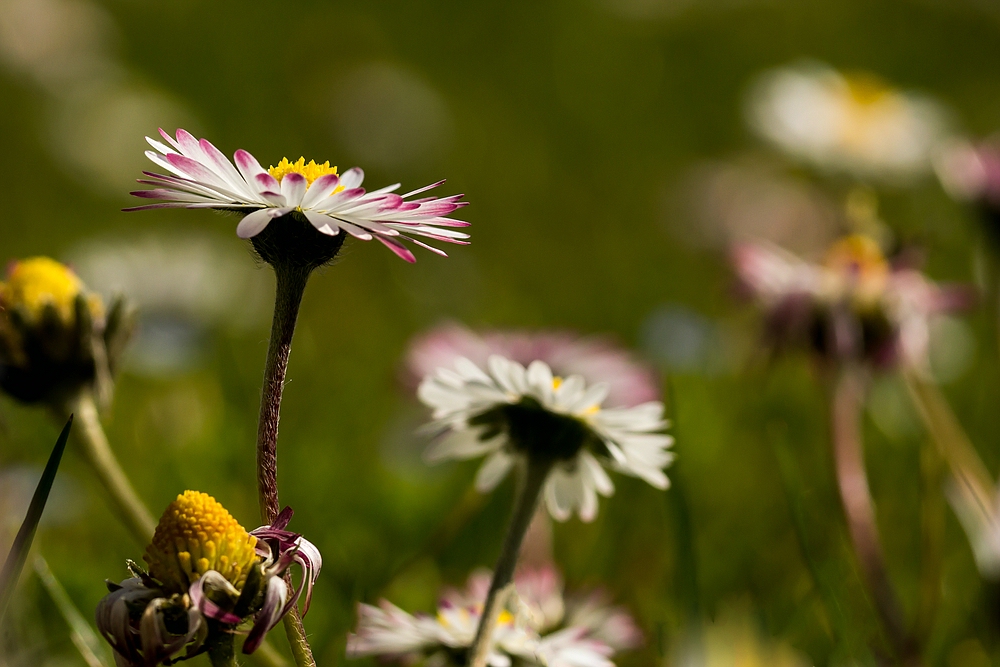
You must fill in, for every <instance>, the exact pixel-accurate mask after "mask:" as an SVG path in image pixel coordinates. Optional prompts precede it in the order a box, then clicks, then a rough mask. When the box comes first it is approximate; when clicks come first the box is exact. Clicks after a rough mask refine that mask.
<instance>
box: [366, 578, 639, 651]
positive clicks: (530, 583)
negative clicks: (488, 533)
mask: <svg viewBox="0 0 1000 667" xmlns="http://www.w3.org/2000/svg"><path fill="white" fill-rule="evenodd" d="M490 579H491V574H490V572H489V571H487V570H478V571H476V572H474V573H473V574H472V575H471V576H470V577H469V580H468V583H467V586H466V588H465V589H464V590H458V589H451V588H449V589H446V590H445V591H444V593H443V595H442V596H441V599H440V601H439V602H438V607H437V614H436V615H435V616H433V617H432V616H429V615H427V614H414V615H411V614H409V613H407V612H405V611H403V610H402V609H400V608H399V607H397V606H395V605H393V604H392V603H391V602H388V601H387V600H380V601H379V604H378V606H373V605H367V604H360V605H358V625H357V630H356V632H354V633H351V634H350V635H348V637H347V656H348V657H349V658H361V657H365V656H377V657H378V658H379V659H380V660H381V661H383V662H387V663H391V664H407V665H409V664H414V663H417V662H419V661H420V660H422V659H423V660H424V662H419V664H425V665H433V666H435V667H447V666H451V665H465V664H466V660H467V655H466V654H467V652H468V650H469V647H470V646H471V645H472V642H473V638H474V637H475V634H476V628H477V627H478V626H479V622H480V620H481V619H482V615H483V603H484V601H485V600H486V596H487V590H488V589H489V586H490ZM514 583H515V586H516V590H517V595H516V597H515V598H514V599H513V600H512V601H511V604H509V605H508V607H507V608H506V609H504V610H503V611H501V612H500V617H499V621H498V623H497V627H496V630H495V632H494V633H493V638H492V642H491V645H490V650H489V652H488V653H487V660H486V664H487V665H489V666H490V667H510V666H511V665H512V664H516V665H526V666H527V665H531V666H534V665H546V666H547V667H614V663H613V662H611V660H610V657H611V656H613V655H614V654H615V653H618V652H620V651H623V650H628V649H631V648H635V647H636V646H637V645H638V643H639V640H640V639H641V635H640V634H639V631H638V629H637V628H636V627H635V623H634V621H632V618H631V616H629V614H628V613H627V612H626V611H624V610H623V609H621V608H619V607H608V606H601V605H600V604H597V603H596V602H595V603H594V605H593V607H592V609H591V610H590V611H589V614H590V616H591V620H594V619H600V620H601V623H598V624H584V623H577V622H576V621H575V620H574V619H573V618H567V617H566V616H565V615H564V613H563V610H564V608H565V603H564V600H563V593H562V579H561V577H560V575H559V573H558V572H557V571H556V570H555V569H554V568H552V567H550V566H546V567H542V568H539V569H537V570H524V571H521V572H519V573H518V574H517V576H516V577H515V578H514ZM588 599H591V600H594V599H595V598H594V597H593V595H589V596H588ZM605 603H606V601H605ZM543 610H547V611H543ZM609 619H614V620H609ZM608 625H616V628H612V630H613V631H614V630H616V629H617V627H627V629H628V632H629V633H630V638H637V639H635V641H633V642H632V643H630V644H628V645H625V644H624V643H620V644H615V643H612V642H611V641H608V640H606V639H605V638H604V636H603V635H605V634H608V633H607V632H606V629H607V628H605V627H604V626H608ZM611 634H614V632H612V633H611Z"/></svg>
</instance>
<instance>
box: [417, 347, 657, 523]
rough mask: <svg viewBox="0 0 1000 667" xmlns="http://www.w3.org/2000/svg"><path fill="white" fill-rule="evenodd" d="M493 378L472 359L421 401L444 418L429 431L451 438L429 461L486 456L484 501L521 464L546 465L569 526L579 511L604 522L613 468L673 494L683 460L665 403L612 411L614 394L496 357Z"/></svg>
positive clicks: (536, 364)
mask: <svg viewBox="0 0 1000 667" xmlns="http://www.w3.org/2000/svg"><path fill="white" fill-rule="evenodd" d="M486 368H487V370H483V369H481V368H480V367H479V366H477V365H476V364H474V363H472V362H471V361H469V360H468V359H466V358H464V357H463V358H459V359H458V360H456V361H455V364H454V368H453V369H448V368H439V369H437V370H436V371H435V372H434V373H432V374H430V375H428V376H427V377H426V378H425V379H424V381H423V382H422V383H421V385H420V388H419V389H418V392H417V393H418V396H419V398H420V400H421V401H423V402H424V403H425V404H426V405H427V406H429V407H431V408H433V410H434V412H433V417H434V420H435V421H434V422H432V423H431V424H429V425H428V427H427V428H428V430H430V431H432V432H435V433H438V434H440V436H441V437H440V439H439V440H438V441H437V442H435V443H434V444H433V445H432V446H431V447H430V448H429V449H428V450H427V452H426V458H427V460H428V461H430V462H437V461H442V460H445V459H468V458H476V457H479V456H485V457H486V461H485V462H484V463H483V466H482V467H481V468H480V469H479V473H478V475H477V476H476V487H477V488H478V489H479V490H480V491H482V492H486V491H489V490H491V489H493V488H494V487H495V486H496V485H497V484H498V483H499V482H500V481H501V480H502V479H503V478H504V477H505V476H506V475H507V473H508V472H509V471H510V469H511V468H512V467H514V465H515V463H516V462H518V461H519V460H521V459H525V458H527V459H533V460H542V461H546V462H548V463H549V465H550V469H551V472H550V473H549V474H548V476H547V479H546V481H545V483H544V491H543V493H544V498H545V503H546V505H547V506H548V509H549V512H550V513H551V514H552V516H553V517H555V518H556V519H558V520H560V521H565V520H566V519H568V518H569V517H570V516H571V515H572V514H573V512H574V511H576V512H578V514H579V515H580V518H581V519H583V520H584V521H592V520H593V519H594V517H595V516H596V515H597V496H598V494H600V495H603V496H610V495H611V494H612V493H613V491H614V485H613V484H612V482H611V479H610V477H608V474H607V472H605V467H608V468H611V469H613V470H617V471H619V472H623V473H625V474H628V475H632V476H635V477H639V478H641V479H644V480H646V481H647V482H649V483H650V484H652V485H653V486H655V487H656V488H658V489H666V488H667V486H668V485H669V482H668V480H667V476H666V475H665V474H664V473H663V468H664V467H666V466H667V465H668V464H669V463H670V462H671V460H672V459H673V454H672V453H671V452H669V451H667V448H669V447H670V445H671V444H672V443H673V438H672V437H670V436H669V435H664V434H662V433H661V431H662V430H663V429H664V428H666V426H667V425H668V423H667V422H666V421H665V420H664V419H663V404H662V403H659V402H656V401H651V402H647V403H643V404H641V405H637V406H634V407H631V408H603V407H602V404H603V402H604V400H605V399H606V397H607V394H608V389H609V388H608V385H607V384H605V383H597V384H590V385H588V383H587V382H586V381H585V380H584V379H583V378H582V377H581V376H579V375H571V376H569V377H568V378H565V379H563V378H561V377H558V376H553V374H552V370H551V369H550V368H549V365H548V364H546V363H545V362H544V361H541V360H535V361H533V362H531V364H529V366H528V368H527V369H526V368H525V367H524V366H522V365H521V364H519V363H517V362H516V361H511V360H509V359H506V358H504V357H501V356H499V355H492V356H490V357H489V360H488V361H487V364H486Z"/></svg>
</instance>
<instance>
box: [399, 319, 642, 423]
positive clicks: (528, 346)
mask: <svg viewBox="0 0 1000 667" xmlns="http://www.w3.org/2000/svg"><path fill="white" fill-rule="evenodd" d="M493 354H498V355H500V356H502V357H506V358H507V359H510V360H511V361H516V362H518V363H520V364H521V365H523V366H527V365H528V364H530V363H531V362H532V361H535V360H536V359H537V360H540V361H544V362H545V363H546V364H548V365H549V367H550V368H551V369H552V372H553V373H555V374H556V375H559V376H561V377H569V376H571V375H580V376H582V377H583V378H584V380H586V381H587V383H588V384H593V383H597V382H604V383H607V385H608V388H609V389H608V396H607V399H605V402H606V404H607V405H609V406H612V407H631V406H635V405H639V404H641V403H647V402H649V401H655V400H658V399H659V396H660V382H659V380H658V378H657V377H656V373H654V372H653V370H652V369H651V368H650V367H649V366H647V365H645V364H644V363H642V362H640V361H638V360H637V359H635V358H634V357H633V356H632V354H631V353H630V352H628V351H627V350H625V349H623V348H621V347H619V346H618V345H616V344H615V343H613V342H612V341H610V340H607V339H604V338H596V337H581V336H579V335H576V334H573V333H571V332H568V331H535V332H532V331H527V330H518V329H508V330H504V329H493V330H486V331H483V332H482V333H477V332H475V331H472V330H471V329H468V328H466V327H464V326H462V325H461V324H456V323H445V324H442V325H440V326H437V327H435V328H433V329H431V330H430V331H428V332H426V333H424V334H422V335H420V336H418V337H417V338H415V339H414V340H413V342H412V343H411V344H410V348H409V351H408V353H407V355H406V376H407V377H406V381H407V384H408V385H410V386H413V387H415V386H416V385H418V384H419V383H420V381H421V380H422V379H423V378H424V377H425V376H427V375H429V374H431V373H433V372H434V370H435V369H437V368H451V367H452V366H453V365H454V364H455V360H456V359H458V358H459V357H464V358H466V359H469V360H470V361H472V362H473V363H474V364H476V365H477V366H479V367H481V368H482V367H485V366H486V363H487V360H488V359H489V357H490V355H493Z"/></svg>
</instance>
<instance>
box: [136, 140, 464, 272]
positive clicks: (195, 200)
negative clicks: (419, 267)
mask: <svg viewBox="0 0 1000 667" xmlns="http://www.w3.org/2000/svg"><path fill="white" fill-rule="evenodd" d="M160 135H161V136H162V137H163V140H164V141H165V142H166V143H163V142H161V141H158V140H156V139H152V138H150V137H146V141H148V142H149V144H150V146H152V147H153V149H154V150H149V151H146V156H147V157H148V158H149V159H150V160H151V161H152V162H153V163H155V164H156V165H157V166H158V167H160V168H162V169H163V170H165V171H166V172H167V173H166V174H159V173H154V172H143V173H145V174H146V175H147V176H148V177H149V178H148V179H140V180H139V183H142V184H144V185H150V186H152V189H149V190H138V191H136V192H132V193H131V194H133V195H134V196H136V197H143V198H146V199H158V200H161V201H160V202H159V203H155V204H147V205H145V206H136V207H133V208H130V209H126V210H129V211H138V210H144V209H152V208H210V209H217V210H223V211H236V212H238V213H241V214H242V215H243V216H244V217H243V219H242V220H241V221H240V223H239V224H238V225H237V227H236V234H237V236H239V237H240V238H244V239H254V238H257V237H258V236H259V235H261V234H262V233H263V232H265V230H268V229H272V233H281V232H274V229H273V228H274V226H275V225H277V226H279V227H281V226H285V227H291V226H292V224H293V219H294V220H298V221H299V222H302V221H305V222H307V223H308V226H311V228H312V229H314V230H315V231H316V232H319V234H321V235H324V236H327V237H335V236H338V235H340V233H341V232H342V231H343V232H347V233H348V234H350V235H351V236H353V237H355V238H357V239H361V240H363V241H370V240H372V239H377V240H378V241H379V242H381V243H382V244H383V245H385V246H386V247H387V248H389V249H390V250H392V251H393V252H394V253H396V254H397V255H398V256H399V257H401V258H403V259H404V260H406V261H407V262H414V261H416V260H415V258H414V256H413V253H412V252H410V250H409V249H408V248H407V247H406V246H404V245H403V241H408V242H411V243H414V244H416V245H418V246H420V247H422V248H426V249H428V250H430V251H431V252H435V253H437V254H439V255H442V256H447V255H445V253H444V252H443V251H442V250H439V249H438V248H435V247H433V246H430V245H428V244H426V243H424V242H422V241H419V240H417V239H416V238H414V237H415V236H419V237H423V238H427V239H431V240H434V241H441V242H445V243H460V244H465V243H466V241H464V240H463V239H467V238H468V234H465V233H463V232H460V231H456V229H455V228H457V227H466V226H468V224H469V223H467V222H463V221H461V220H453V219H451V218H448V217H447V216H448V215H450V214H451V213H453V212H454V211H455V210H457V209H459V208H461V207H463V206H465V205H466V204H467V202H463V201H459V200H460V199H461V197H462V195H452V196H449V197H443V198H436V197H417V195H420V194H423V193H425V192H427V191H428V190H431V189H433V188H436V187H437V186H439V185H441V184H442V183H444V181H438V182H437V183H433V184H431V185H428V186H425V187H422V188H418V189H416V190H412V191H411V192H408V193H406V194H404V195H398V194H395V191H396V190H397V189H398V188H399V184H398V183H397V184H395V185H390V186H387V187H384V188H380V189H378V190H375V191H373V192H366V191H365V189H364V188H362V187H361V183H362V181H364V172H363V171H362V170H361V169H359V168H357V167H354V168H352V169H348V170H347V171H346V172H344V173H343V174H338V173H337V167H331V166H330V163H329V162H324V163H322V164H317V163H316V162H315V161H312V160H310V161H309V162H308V163H306V161H305V158H299V159H298V160H297V161H294V162H292V161H289V160H288V159H287V158H282V160H281V161H280V162H279V163H278V164H277V165H276V166H271V167H269V168H268V169H264V168H263V167H262V166H261V165H260V163H259V162H257V160H256V158H254V156H253V155H251V154H250V153H248V152H247V151H245V150H242V149H240V150H238V151H236V153H235V154H234V155H233V162H230V161H229V159H228V158H226V156H225V155H223V154H222V153H221V152H220V151H219V150H218V149H217V148H216V147H215V146H213V145H212V144H211V143H209V142H208V141H207V140H206V139H196V138H195V137H194V136H192V135H191V134H190V133H188V132H186V131H185V130H177V134H176V137H171V136H170V135H169V134H167V133H166V132H164V131H163V130H162V129H161V130H160ZM234 163H235V166H234ZM288 216H290V217H288ZM272 223H273V224H272ZM296 231H297V232H298V230H297V228H296ZM284 233H286V234H291V232H290V231H285V232H284ZM299 234H301V232H299ZM299 240H301V239H299ZM281 242H282V243H290V242H292V241H291V240H289V239H287V238H286V239H282V241H281ZM339 243H342V238H341V239H339ZM339 243H338V245H337V246H336V248H337V249H339ZM259 245H260V244H259V243H255V247H257V248H258V251H260V250H261V249H260V247H258V246H259ZM333 252H334V253H335V252H336V250H334V251H333ZM262 256H264V259H265V260H268V261H270V260H269V258H268V256H266V255H265V254H264V253H262Z"/></svg>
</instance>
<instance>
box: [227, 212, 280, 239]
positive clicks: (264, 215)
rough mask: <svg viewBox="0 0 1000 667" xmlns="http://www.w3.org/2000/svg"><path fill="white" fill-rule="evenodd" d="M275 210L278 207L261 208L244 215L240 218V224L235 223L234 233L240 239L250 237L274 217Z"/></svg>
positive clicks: (262, 229)
mask: <svg viewBox="0 0 1000 667" xmlns="http://www.w3.org/2000/svg"><path fill="white" fill-rule="evenodd" d="M277 210H279V209H273V208H262V209H258V210H256V211H254V212H253V213H250V214H248V215H246V216H245V217H244V218H243V219H242V220H240V224H238V225H236V235H237V236H238V237H240V238H241V239H251V238H253V237H255V236H257V235H258V234H260V233H261V232H262V231H264V228H265V227H267V225H268V223H269V222H271V220H273V219H274V218H275V217H276V216H275V215H274V213H275V211H277Z"/></svg>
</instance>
